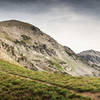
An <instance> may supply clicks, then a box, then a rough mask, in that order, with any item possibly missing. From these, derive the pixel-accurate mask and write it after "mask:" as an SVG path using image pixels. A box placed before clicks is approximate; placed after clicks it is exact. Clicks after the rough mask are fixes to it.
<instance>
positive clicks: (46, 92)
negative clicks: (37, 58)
mask: <svg viewBox="0 0 100 100" xmlns="http://www.w3.org/2000/svg"><path fill="white" fill-rule="evenodd" d="M0 100H91V99H89V98H88V97H82V96H80V95H77V94H75V93H72V92H70V91H69V90H65V89H59V88H55V87H51V86H47V85H43V84H39V83H36V82H33V81H30V80H27V79H20V78H19V77H16V76H11V75H8V74H6V73H5V74H4V73H2V72H0Z"/></svg>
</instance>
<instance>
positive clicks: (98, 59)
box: [78, 50, 100, 71]
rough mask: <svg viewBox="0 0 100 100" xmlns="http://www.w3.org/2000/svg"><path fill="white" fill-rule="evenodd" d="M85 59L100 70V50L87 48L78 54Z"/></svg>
mask: <svg viewBox="0 0 100 100" xmlns="http://www.w3.org/2000/svg"><path fill="white" fill-rule="evenodd" d="M78 56H79V57H81V58H82V59H83V60H85V61H86V62H87V63H89V64H90V65H92V67H94V68H95V69H98V70H99V71H100V52H98V51H95V50H87V51H83V52H80V53H79V54H78Z"/></svg>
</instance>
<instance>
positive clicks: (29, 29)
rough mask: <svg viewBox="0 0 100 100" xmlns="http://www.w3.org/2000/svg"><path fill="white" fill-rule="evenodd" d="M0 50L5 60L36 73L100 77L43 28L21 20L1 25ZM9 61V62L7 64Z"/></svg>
mask: <svg viewBox="0 0 100 100" xmlns="http://www.w3.org/2000/svg"><path fill="white" fill-rule="evenodd" d="M0 49H2V50H3V51H2V50H0V51H1V53H2V54H3V55H5V54H6V55H7V57H3V59H5V60H7V59H8V58H9V59H12V60H10V61H15V62H17V63H19V64H21V65H22V66H24V67H26V68H28V69H31V70H36V71H46V72H58V73H66V74H70V75H73V76H94V75H95V76H98V75H99V74H98V73H99V72H98V70H96V69H93V68H92V67H91V66H89V65H87V64H86V63H84V62H82V61H81V60H79V59H76V54H75V53H74V52H73V51H72V50H71V49H70V48H69V47H65V46H62V45H61V44H59V43H58V42H57V41H56V40H54V39H53V38H52V37H50V36H49V35H47V34H45V33H43V32H42V31H41V30H40V29H39V28H37V27H35V26H33V25H31V24H28V23H25V22H21V21H17V20H9V21H2V22H0ZM0 58H2V57H0ZM7 61H8V60H7Z"/></svg>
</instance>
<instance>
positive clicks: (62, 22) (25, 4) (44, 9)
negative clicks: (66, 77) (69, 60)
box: [0, 0, 100, 52]
mask: <svg viewBox="0 0 100 100" xmlns="http://www.w3.org/2000/svg"><path fill="white" fill-rule="evenodd" d="M11 19H17V20H20V21H25V22H28V23H31V24H33V25H35V26H37V27H39V28H40V29H41V30H42V31H43V32H45V33H47V34H49V35H50V36H52V37H53V38H54V39H56V40H57V41H58V42H59V43H61V44H62V45H65V46H69V47H70V48H71V49H72V50H74V51H75V52H80V51H84V50H88V49H93V50H97V51H100V0H0V21H2V20H11Z"/></svg>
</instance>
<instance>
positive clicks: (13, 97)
mask: <svg viewBox="0 0 100 100" xmlns="http://www.w3.org/2000/svg"><path fill="white" fill-rule="evenodd" d="M87 96H88V97H87ZM99 96H100V78H89V77H72V76H66V75H62V74H57V73H55V74H49V73H46V72H37V71H31V70H28V69H26V68H24V67H21V66H18V65H14V64H11V63H9V62H6V61H3V60H0V99H1V100H99Z"/></svg>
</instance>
